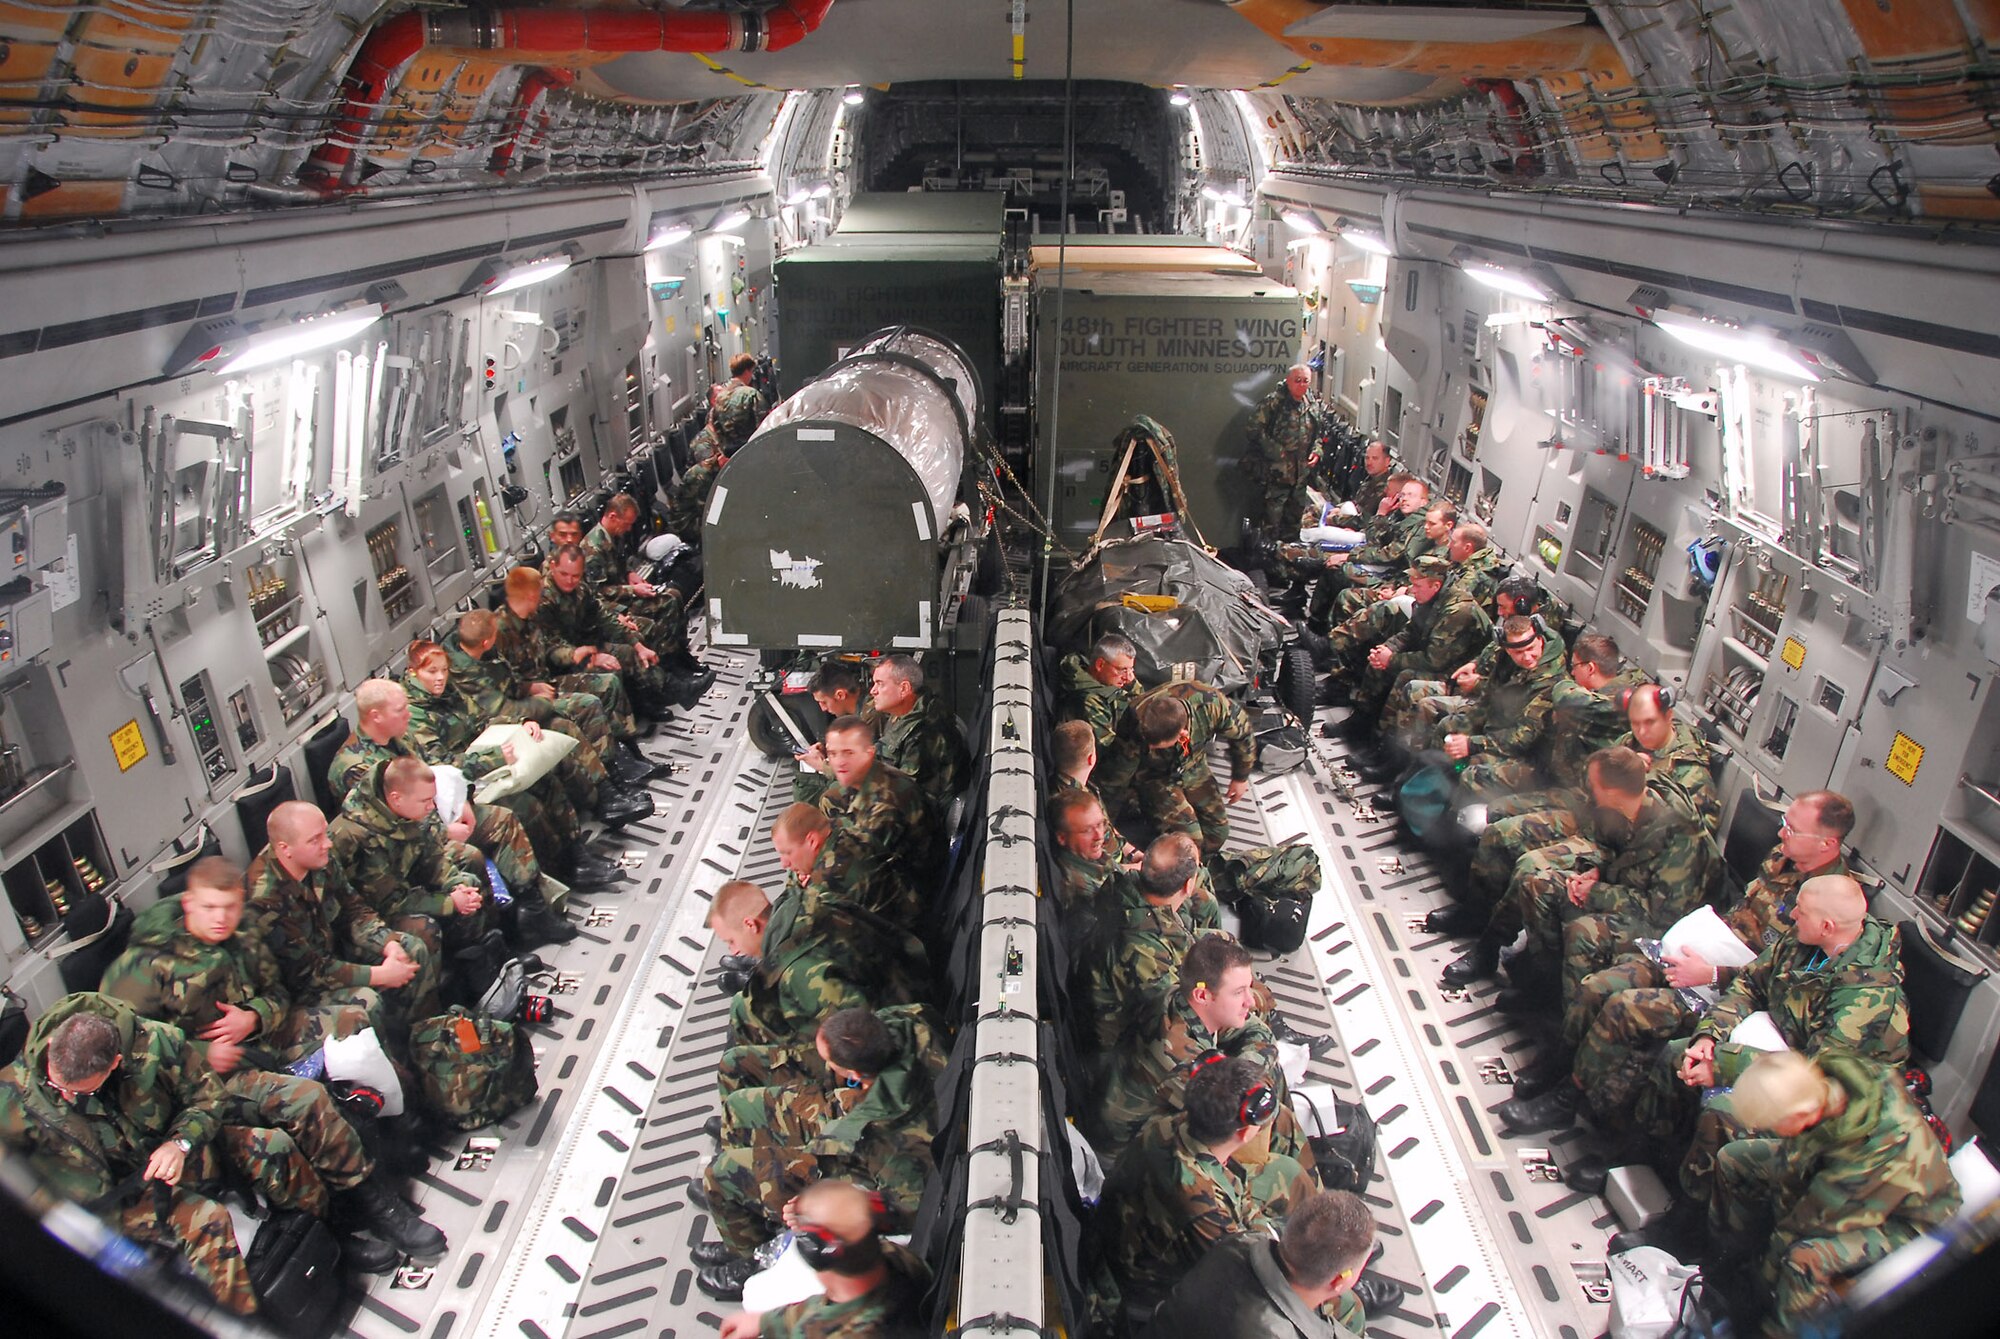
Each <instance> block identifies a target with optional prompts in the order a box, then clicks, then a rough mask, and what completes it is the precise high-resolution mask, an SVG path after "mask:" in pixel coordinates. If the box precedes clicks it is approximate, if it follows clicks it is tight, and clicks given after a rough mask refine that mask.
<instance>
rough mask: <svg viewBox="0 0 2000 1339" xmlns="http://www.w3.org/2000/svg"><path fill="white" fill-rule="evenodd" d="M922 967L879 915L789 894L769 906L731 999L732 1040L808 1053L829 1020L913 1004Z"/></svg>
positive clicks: (917, 951) (913, 949)
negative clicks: (745, 974) (754, 953)
mask: <svg viewBox="0 0 2000 1339" xmlns="http://www.w3.org/2000/svg"><path fill="white" fill-rule="evenodd" d="M923 966H924V959H923V949H922V947H921V946H920V945H917V944H916V943H915V941H913V940H911V939H910V938H909V936H907V935H905V934H903V933H902V932H901V931H899V930H897V929H896V928H895V927H894V926H892V925H890V924H889V923H888V922H887V921H884V920H883V919H882V918H881V917H879V916H874V915H871V914H869V913H868V912H865V911H861V910H859V909H856V908H853V907H846V906H839V905H831V906H828V905H810V904H808V903H807V902H806V899H805V898H803V897H802V896H800V895H798V894H796V893H792V892H787V893H786V894H785V895H784V896H782V897H780V898H779V899H778V900H777V902H775V903H774V904H773V905H772V907H771V916H770V920H769V922H768V923H767V924H766V925H765V927H764V942H763V945H762V947H761V950H760V952H759V956H758V960H757V966H756V968H755V969H754V970H752V972H751V973H750V981H749V984H748V985H746V986H745V987H744V988H743V990H742V992H741V993H740V994H737V995H735V996H733V997H731V999H730V1001H729V1029H730V1037H731V1038H732V1040H733V1042H734V1044H735V1045H736V1046H739V1047H754V1046H790V1045H798V1044H804V1045H805V1047H806V1049H807V1050H811V1049H812V1037H813V1030H814V1029H815V1028H817V1027H818V1026H819V1024H820V1020H821V1019H823V1018H825V1017H826V1016H827V1015H828V1014H831V1013H838V1012H839V1011H840V1010H842V1009H848V1008H853V1007H855V1006H887V1005H891V1004H902V1003H906V1002H908V1001H909V999H910V998H911V997H912V994H913V990H914V987H915V984H916V983H915V982H914V981H912V980H911V977H912V975H913V973H915V972H916V971H917V970H918V969H919V968H920V967H923ZM815 1058H817V1057H815ZM724 1068H725V1070H726V1069H727V1068H728V1062H727V1058H726V1057H725V1061H724Z"/></svg>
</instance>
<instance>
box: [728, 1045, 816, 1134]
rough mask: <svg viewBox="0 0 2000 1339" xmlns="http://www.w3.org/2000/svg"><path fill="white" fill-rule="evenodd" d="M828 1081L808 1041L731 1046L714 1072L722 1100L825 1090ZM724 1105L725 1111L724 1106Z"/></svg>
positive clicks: (813, 1047) (812, 1046)
mask: <svg viewBox="0 0 2000 1339" xmlns="http://www.w3.org/2000/svg"><path fill="white" fill-rule="evenodd" d="M831 1078H832V1072H831V1071H830V1070H828V1069H827V1067H826V1062H825V1061H823V1060H821V1059H820V1058H819V1050H818V1048H817V1047H815V1046H814V1045H813V1043H812V1042H811V1041H809V1040H808V1041H803V1042H772V1043H765V1044H762V1045H755V1046H732V1047H730V1048H729V1049H728V1050H726V1051H724V1052H723V1053H722V1060H721V1061H720V1062H719V1063H718V1064H717V1065H716V1069H715V1082H716V1087H717V1088H718V1089H719V1090H720V1091H721V1093H722V1095H723V1096H724V1097H725V1098H726V1097H728V1096H729V1095H730V1094H731V1093H737V1092H742V1091H743V1090H744V1089H746V1088H791V1087H797V1086H800V1085H803V1084H811V1085H813V1086H816V1087H824V1086H825V1085H826V1084H827V1083H828V1082H830V1081H831ZM724 1105H725V1109H726V1107H727V1103H725V1104H724ZM723 1142H724V1143H725V1144H726V1143H728V1142H729V1141H728V1140H727V1139H725V1140H724V1141H723Z"/></svg>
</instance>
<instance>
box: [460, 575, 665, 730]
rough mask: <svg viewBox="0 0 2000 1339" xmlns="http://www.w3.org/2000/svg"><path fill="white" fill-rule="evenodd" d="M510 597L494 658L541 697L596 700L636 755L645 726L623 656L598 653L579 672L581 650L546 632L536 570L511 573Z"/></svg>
mask: <svg viewBox="0 0 2000 1339" xmlns="http://www.w3.org/2000/svg"><path fill="white" fill-rule="evenodd" d="M506 595H507V603H506V605H505V606H504V607H503V608H502V609H501V610H500V611H499V613H498V615H497V616H496V618H497V627H496V629H495V633H494V644H493V646H494V654H495V655H496V656H498V657H499V658H500V659H501V660H502V661H504V662H505V663H506V665H507V667H508V668H509V669H510V670H512V671H513V672H514V676H515V679H516V681H517V682H518V683H523V684H526V685H527V687H528V691H529V692H530V693H531V694H532V695H534V696H536V697H547V698H556V697H561V696H563V695H565V694H570V693H576V694H586V695H588V696H590V697H592V698H595V699H596V700H597V702H598V704H599V706H601V707H602V708H603V710H604V717H605V722H606V724H607V725H608V726H609V727H610V729H611V733H612V735H613V736H614V737H615V738H617V739H618V740H619V741H620V743H621V744H623V745H624V746H625V747H626V748H627V750H628V751H632V752H636V751H637V750H636V740H637V738H638V734H639V726H638V722H637V721H635V720H634V719H633V717H632V700H631V699H630V698H629V697H627V696H626V694H625V682H624V680H623V679H621V678H620V677H619V675H618V661H617V658H616V657H614V656H610V655H605V654H602V653H594V654H593V655H592V656H590V657H588V658H586V659H585V660H584V661H583V662H581V663H582V664H583V665H584V666H585V668H583V669H581V670H579V669H578V668H577V666H578V664H579V662H578V660H577V658H576V654H575V651H574V650H573V649H572V648H569V647H565V646H561V645H559V644H558V643H556V642H555V641H554V640H553V639H552V638H550V637H549V635H548V634H547V633H546V632H544V631H543V630H542V625H541V611H542V574H541V573H540V572H538V571H536V570H535V569H534V568H532V567H516V568H514V569H513V570H512V571H510V572H508V573H507V587H506ZM510 696H511V694H510Z"/></svg>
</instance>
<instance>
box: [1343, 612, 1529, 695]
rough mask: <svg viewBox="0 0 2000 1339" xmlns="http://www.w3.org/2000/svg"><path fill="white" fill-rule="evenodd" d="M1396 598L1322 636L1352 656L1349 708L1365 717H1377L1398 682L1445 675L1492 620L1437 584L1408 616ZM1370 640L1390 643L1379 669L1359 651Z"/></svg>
mask: <svg viewBox="0 0 2000 1339" xmlns="http://www.w3.org/2000/svg"><path fill="white" fill-rule="evenodd" d="M1413 598H1414V597H1413ZM1397 603H1398V602H1395V601H1386V600H1385V601H1383V602H1382V603H1380V604H1376V605H1374V606H1371V607H1370V608H1369V609H1367V610H1366V611H1364V612H1363V613H1361V614H1359V615H1357V616H1356V617H1355V618H1352V619H1349V620H1348V621H1347V622H1346V623H1343V624H1341V625H1340V626H1339V627H1337V628H1335V629H1334V630H1333V632H1332V633H1330V634H1328V637H1327V640H1328V641H1329V642H1331V643H1332V644H1333V646H1334V650H1335V651H1336V653H1340V654H1353V655H1356V664H1357V666H1358V668H1357V669H1356V670H1355V671H1354V672H1355V674H1356V675H1357V676H1358V682H1357V683H1356V685H1355V688H1354V694H1353V696H1354V709H1355V711H1356V712H1358V713H1360V714H1362V715H1364V716H1368V717H1374V718H1377V719H1379V718H1380V716H1381V712H1382V705H1383V703H1385V702H1387V701H1388V699H1389V694H1390V692H1391V691H1392V690H1393V689H1394V688H1395V687H1396V685H1397V684H1398V683H1399V682H1402V681H1403V680H1405V679H1434V678H1436V677H1437V676H1439V675H1441V674H1449V673H1451V671H1453V670H1455V669H1457V668H1458V667H1459V666H1460V665H1463V664H1464V663H1465V662H1466V661H1468V660H1470V659H1471V658H1472V656H1473V654H1474V653H1475V652H1476V651H1478V649H1479V644H1480V643H1481V642H1483V641H1487V640H1490V639H1491V638H1492V635H1493V620H1492V618H1491V617H1490V616H1488V614H1487V612H1486V610H1485V609H1484V608H1483V607H1482V606H1481V605H1479V604H1476V603H1474V602H1473V601H1472V600H1471V599H1469V598H1467V597H1465V596H1464V595H1461V594H1455V593H1453V592H1452V591H1451V590H1450V588H1449V587H1443V588H1440V589H1439V591H1438V593H1437V594H1436V595H1435V596H1433V597H1432V598H1431V599H1430V601H1429V602H1428V603H1423V604H1416V605H1415V607H1414V608H1413V609H1412V610H1411V611H1410V613H1409V614H1408V615H1407V616H1404V615H1400V614H1399V613H1398V612H1397ZM1398 624H1400V625H1401V626H1400V627H1398V626H1397V625H1398ZM1358 625H1361V626H1365V627H1366V634H1365V635H1357V634H1359V633H1360V630H1361V628H1360V626H1358ZM1385 629H1394V630H1393V631H1385ZM1378 634H1379V635H1378ZM1374 645H1381V646H1386V647H1388V648H1389V663H1388V665H1387V666H1385V667H1384V668H1382V669H1379V670H1378V669H1376V668H1375V667H1374V666H1372V665H1369V664H1368V663H1367V660H1366V659H1365V657H1361V656H1360V655H1359V654H1358V653H1360V652H1363V651H1365V650H1367V649H1368V648H1369V647H1371V646H1374Z"/></svg>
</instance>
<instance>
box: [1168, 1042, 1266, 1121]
mask: <svg viewBox="0 0 2000 1339" xmlns="http://www.w3.org/2000/svg"><path fill="white" fill-rule="evenodd" d="M1227 1059H1229V1055H1228V1053H1227V1052H1224V1051H1218V1050H1216V1049H1214V1048H1213V1047H1211V1048H1209V1049H1208V1050H1206V1051H1203V1052H1202V1053H1201V1054H1200V1055H1198V1056H1196V1057H1195V1058H1194V1064H1193V1066H1192V1067H1191V1068H1190V1069H1189V1070H1188V1073H1189V1074H1190V1075H1193V1074H1198V1073H1200V1072H1201V1071H1202V1070H1204V1069H1206V1068H1208V1067H1209V1066H1210V1065H1215V1064H1220V1063H1221V1062H1222V1061H1224V1060H1227ZM1277 1114H1278V1095H1277V1094H1276V1093H1275V1092H1272V1091H1271V1085H1270V1084H1268V1083H1253V1084H1251V1085H1250V1088H1249V1089H1248V1091H1246V1092H1245V1093H1244V1094H1243V1101H1242V1102H1241V1103H1239V1104H1238V1105H1237V1108H1236V1123H1237V1125H1239V1126H1243V1125H1269V1124H1270V1123H1271V1121H1272V1119H1273V1118H1275V1117H1276V1116H1277Z"/></svg>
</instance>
